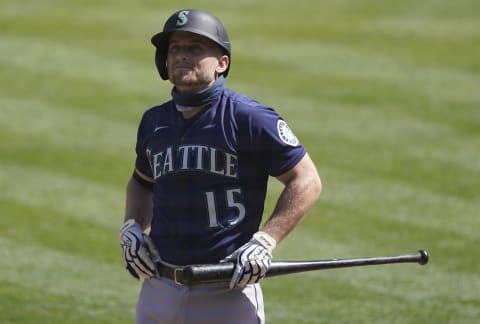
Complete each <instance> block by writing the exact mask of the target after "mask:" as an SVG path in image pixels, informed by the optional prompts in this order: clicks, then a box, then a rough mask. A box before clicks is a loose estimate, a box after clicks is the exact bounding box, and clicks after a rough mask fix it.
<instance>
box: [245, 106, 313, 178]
mask: <svg viewBox="0 0 480 324" xmlns="http://www.w3.org/2000/svg"><path fill="white" fill-rule="evenodd" d="M249 119H250V121H249V128H250V129H249V134H250V142H251V145H252V147H254V150H255V156H256V157H257V158H258V163H259V164H261V165H262V166H263V167H264V168H265V170H266V171H267V172H268V174H270V175H271V176H279V175H281V174H283V173H285V172H287V171H288V170H290V169H292V168H293V167H294V166H295V165H296V164H297V163H298V162H299V161H300V160H301V159H302V158H303V157H304V156H305V154H306V150H305V147H304V146H303V145H302V144H301V143H300V141H299V140H298V138H297V137H296V136H295V134H294V133H293V131H292V130H291V129H290V128H289V126H288V124H287V123H286V121H285V120H284V119H283V118H282V117H281V116H280V115H279V114H278V113H277V112H276V111H275V110H273V109H272V108H269V107H265V106H257V107H254V108H253V109H252V114H251V115H250V117H249Z"/></svg>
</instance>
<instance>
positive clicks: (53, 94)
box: [0, 0, 480, 323]
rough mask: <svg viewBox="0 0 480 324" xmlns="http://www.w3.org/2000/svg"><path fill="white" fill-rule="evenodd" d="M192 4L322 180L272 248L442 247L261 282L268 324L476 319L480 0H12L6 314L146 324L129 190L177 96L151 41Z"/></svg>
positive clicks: (293, 251) (2, 272)
mask: <svg viewBox="0 0 480 324" xmlns="http://www.w3.org/2000/svg"><path fill="white" fill-rule="evenodd" d="M189 7H193V8H200V9H204V10H207V11H210V12H212V13H214V14H215V15H217V16H218V17H219V18H220V19H221V20H222V21H223V22H224V24H225V26H226V28H227V30H228V32H229V34H230V38H231V41H232V46H233V56H232V68H231V70H230V75H229V77H228V79H227V86H228V87H230V88H232V89H234V90H237V91H239V92H243V93H246V94H248V95H250V96H252V97H254V98H256V99H258V100H259V101H261V102H262V103H264V104H266V105H269V106H272V107H274V108H275V109H276V110H277V111H278V112H279V113H280V114H281V115H283V116H284V117H285V119H286V120H287V121H288V123H289V126H290V127H291V128H292V129H293V130H294V132H295V133H296V135H297V136H298V137H299V138H300V140H301V141H302V142H303V143H304V145H305V146H306V147H307V149H308V151H309V152H310V154H311V156H312V157H313V159H314V161H315V163H316V165H317V167H318V169H319V172H320V175H321V177H322V180H323V183H324V190H323V193H322V196H321V199H320V200H319V202H318V203H317V204H316V205H315V207H314V208H313V209H312V210H311V212H310V213H309V216H308V217H307V218H305V220H304V222H303V223H301V225H300V226H299V227H298V228H297V229H296V231H294V232H293V233H292V234H291V235H290V236H289V237H288V238H287V239H286V240H285V241H284V242H282V244H281V245H280V246H279V247H278V249H277V250H276V253H275V255H274V257H275V258H276V259H322V258H323V259H326V258H342V257H359V256H374V255H395V254H403V253H410V252H415V251H416V250H417V249H419V248H425V249H427V250H428V251H429V252H430V255H431V259H430V263H429V264H428V265H427V266H425V267H420V266H417V265H412V264H404V265H389V266H376V267H365V268H352V269H341V270H329V271H318V272H309V273H305V274H295V275H290V276H283V277H276V278H271V279H268V280H265V281H264V294H265V301H266V316H267V322H269V323H474V322H475V321H477V320H478V318H479V316H480V293H479V292H480V277H479V270H480V266H479V261H478V258H479V255H480V253H479V250H480V249H479V229H480V226H479V225H480V218H479V215H478V214H479V213H478V210H479V209H480V200H479V199H478V197H479V193H480V110H479V109H480V108H479V104H480V2H478V1H474V0H470V1H468V0H457V1H446V0H425V1H413V0H406V1H401V2H392V1H380V0H368V1H367V0H366V1H355V0H337V1H313V0H310V1H281V0H276V1H273V0H265V1H262V2H259V1H251V0H242V1H228V2H227V1H202V2H201V3H200V2H198V1H152V0H148V1H128V0H123V1H118V0H117V1H113V0H105V1H97V0H96V1H93V0H87V1H58V0H57V1H55V0H42V1H33V0H23V1H14V0H1V1H0V185H1V187H0V260H1V261H0V322H1V323H132V322H133V318H134V308H135V304H136V299H137V293H138V289H139V284H138V283H137V282H135V281H133V280H131V279H130V277H129V276H128V274H127V273H126V272H125V271H124V269H123V264H122V261H121V258H120V252H119V246H118V229H119V227H120V225H121V222H122V219H123V208H124V197H125V193H124V192H125V185H126V182H127V180H128V179H129V177H130V175H131V172H132V169H133V163H134V144H135V135H136V129H137V124H138V122H139V119H140V117H141V115H142V113H143V111H144V110H145V109H147V108H149V107H151V106H153V105H156V104H158V103H161V102H163V101H165V100H167V99H169V93H170V88H171V86H170V84H169V83H167V82H163V81H161V80H160V78H159V76H158V74H157V71H156V70H155V67H154V63H153V54H154V49H153V47H152V46H151V45H150V43H149V39H150V37H151V36H152V35H153V34H154V33H156V32H158V31H160V30H161V29H162V27H163V23H164V21H165V20H166V18H167V17H168V16H169V15H170V14H171V13H173V12H174V11H175V10H177V9H184V8H189ZM280 189H281V188H280V186H279V184H278V183H277V182H276V181H272V182H271V187H270V194H269V196H268V200H267V207H266V209H267V213H268V211H271V210H272V209H273V204H274V202H275V199H276V197H277V196H278V193H279V192H280Z"/></svg>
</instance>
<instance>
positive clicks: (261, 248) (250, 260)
mask: <svg viewBox="0 0 480 324" xmlns="http://www.w3.org/2000/svg"><path fill="white" fill-rule="evenodd" d="M276 245H277V242H276V241H275V239H274V238H273V237H271V236H270V235H268V234H267V233H265V232H257V233H255V234H253V237H252V239H251V240H250V241H248V242H247V243H246V244H244V245H243V246H241V247H240V248H239V249H237V250H236V251H235V252H233V253H232V254H231V255H229V256H227V257H226V258H225V259H223V260H222V261H235V262H236V264H235V269H234V271H233V276H232V279H231V280H230V284H229V286H230V289H233V288H235V287H239V288H243V287H245V286H246V285H248V284H254V283H257V282H259V281H260V280H261V279H263V278H264V277H265V275H266V273H267V271H268V268H269V267H270V264H271V263H272V251H273V249H274V248H275V246H276Z"/></svg>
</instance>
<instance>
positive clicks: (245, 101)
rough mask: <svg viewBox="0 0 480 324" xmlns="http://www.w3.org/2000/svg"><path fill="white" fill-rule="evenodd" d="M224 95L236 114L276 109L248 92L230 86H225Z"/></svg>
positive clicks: (254, 113)
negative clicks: (240, 91)
mask: <svg viewBox="0 0 480 324" xmlns="http://www.w3.org/2000/svg"><path fill="white" fill-rule="evenodd" d="M224 97H225V98H226V100H227V102H228V104H229V105H230V106H231V107H232V108H233V109H234V110H235V113H236V114H240V115H247V116H251V115H256V114H261V113H264V112H273V111H274V108H272V107H269V106H266V105H264V104H262V103H260V102H259V101H258V100H256V99H254V98H252V97H250V96H248V95H246V94H243V93H239V92H236V91H233V90H231V89H228V88H225V91H224Z"/></svg>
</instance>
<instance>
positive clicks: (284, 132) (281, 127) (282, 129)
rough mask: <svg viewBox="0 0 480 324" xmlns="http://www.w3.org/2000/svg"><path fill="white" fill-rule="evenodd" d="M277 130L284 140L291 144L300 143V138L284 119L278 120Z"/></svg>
mask: <svg viewBox="0 0 480 324" xmlns="http://www.w3.org/2000/svg"><path fill="white" fill-rule="evenodd" d="M277 130H278V136H280V139H281V140H282V142H284V143H285V144H287V145H290V146H297V145H298V138H297V137H296V136H295V134H293V132H292V130H291V129H290V127H288V125H287V123H286V122H285V121H284V120H281V119H280V120H278V122H277Z"/></svg>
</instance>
